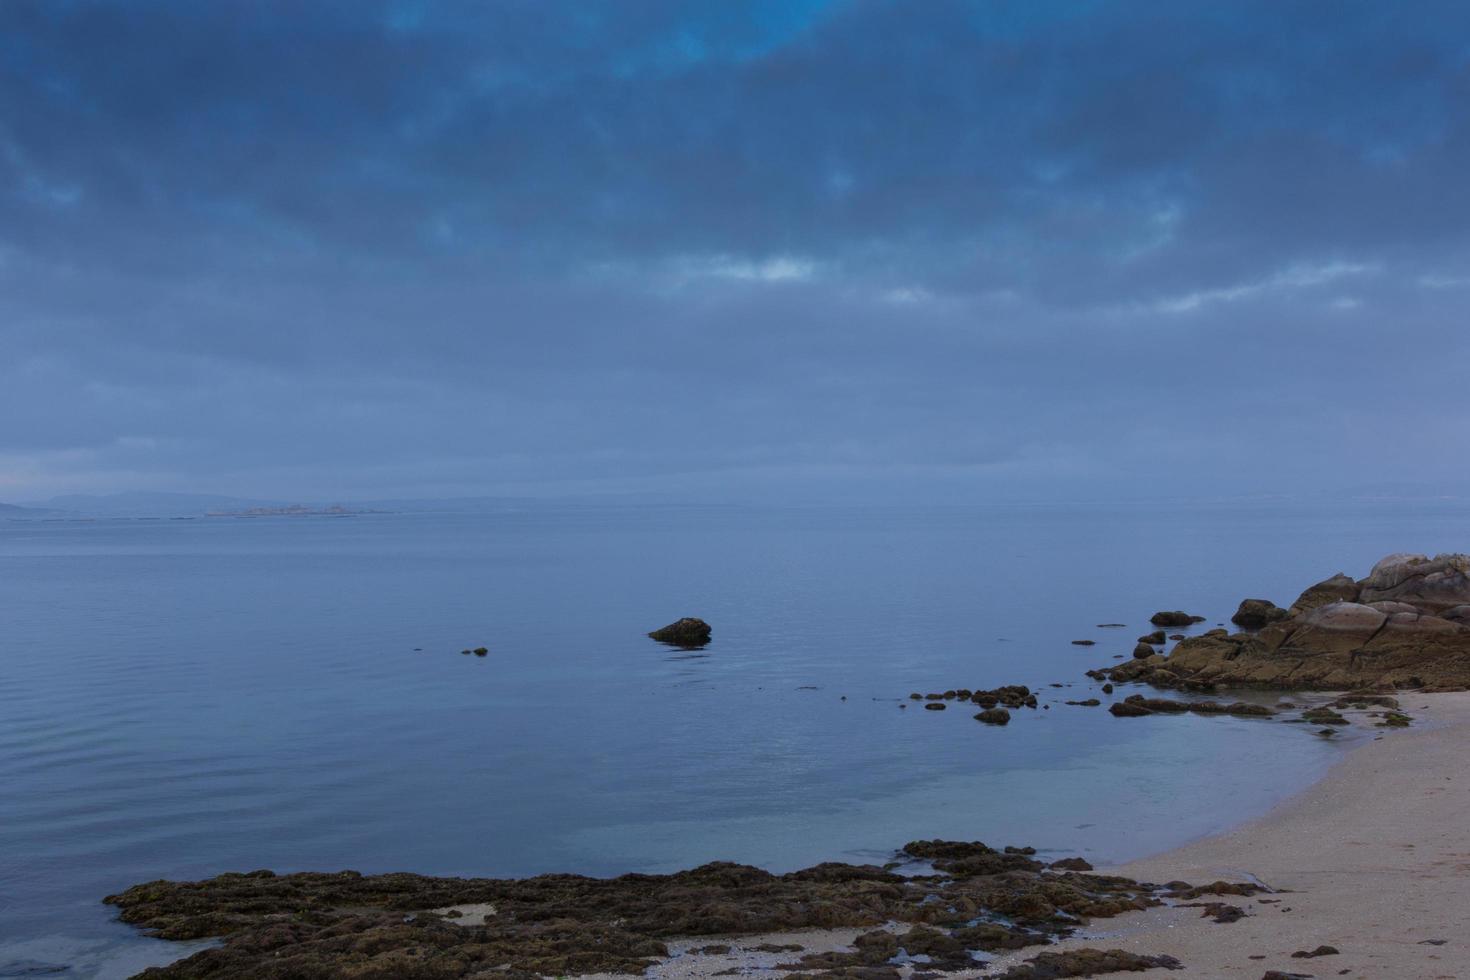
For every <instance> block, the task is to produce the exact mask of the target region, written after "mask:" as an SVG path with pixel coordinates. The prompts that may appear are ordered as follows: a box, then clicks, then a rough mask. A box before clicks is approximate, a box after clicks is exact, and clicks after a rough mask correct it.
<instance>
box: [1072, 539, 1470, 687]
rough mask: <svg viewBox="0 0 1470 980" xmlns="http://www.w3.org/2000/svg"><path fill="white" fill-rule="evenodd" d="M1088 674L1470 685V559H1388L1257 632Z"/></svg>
mask: <svg viewBox="0 0 1470 980" xmlns="http://www.w3.org/2000/svg"><path fill="white" fill-rule="evenodd" d="M1248 601H1249V600H1248ZM1263 601H1264V600H1263ZM1245 605H1246V604H1245V603H1242V609H1244V608H1245ZM1273 608H1274V607H1273ZM1237 615H1238V614H1237ZM1237 622H1238V620H1237ZM1089 673H1090V675H1091V676H1093V677H1095V678H1098V679H1100V680H1110V681H1114V682H1117V681H1142V682H1146V683H1149V684H1152V685H1154V686H1156V687H1165V688H1183V689H1187V690H1212V689H1215V688H1225V687H1266V688H1317V689H1328V690H1330V689H1343V690H1351V689H1355V688H1368V687H1426V686H1427V687H1437V688H1446V687H1448V688H1463V687H1466V686H1470V556H1466V555H1440V556H1438V557H1436V558H1427V557H1425V556H1424V555H1390V556H1389V557H1387V558H1385V559H1383V561H1380V562H1379V563H1378V564H1377V565H1375V566H1374V567H1373V570H1372V572H1370V573H1369V574H1368V576H1367V577H1366V578H1364V579H1363V580H1362V581H1354V580H1352V579H1350V578H1348V577H1347V576H1346V575H1342V574H1338V575H1334V576H1333V577H1332V578H1330V579H1326V580H1325V581H1322V582H1319V583H1317V584H1316V585H1313V586H1312V587H1310V588H1309V589H1307V590H1306V591H1305V592H1303V593H1302V595H1301V596H1300V598H1298V599H1297V601H1296V602H1295V603H1293V604H1292V606H1291V609H1290V610H1288V611H1287V615H1286V617H1285V618H1280V619H1278V620H1277V621H1276V622H1272V623H1268V624H1266V625H1264V626H1262V627H1261V628H1260V629H1259V632H1251V633H1245V632H1242V633H1229V632H1227V631H1225V630H1223V629H1215V630H1210V631H1209V632H1207V633H1205V634H1204V635H1202V636H1198V637H1193V638H1190V639H1185V640H1181V641H1180V642H1179V643H1178V644H1177V645H1176V646H1175V647H1174V649H1173V650H1172V651H1171V652H1170V653H1169V655H1168V656H1162V655H1156V656H1152V657H1144V658H1140V659H1136V660H1133V661H1130V662H1126V663H1121V664H1118V665H1116V666H1110V667H1106V668H1102V669H1099V670H1096V671H1091V672H1089Z"/></svg>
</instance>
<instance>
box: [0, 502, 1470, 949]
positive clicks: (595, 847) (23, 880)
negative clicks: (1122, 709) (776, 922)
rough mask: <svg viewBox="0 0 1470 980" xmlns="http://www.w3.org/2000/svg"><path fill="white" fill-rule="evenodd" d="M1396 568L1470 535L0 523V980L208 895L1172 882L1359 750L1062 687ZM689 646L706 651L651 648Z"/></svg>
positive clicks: (1200, 528) (122, 941)
mask: <svg viewBox="0 0 1470 980" xmlns="http://www.w3.org/2000/svg"><path fill="white" fill-rule="evenodd" d="M1401 550H1422V551H1431V552H1432V551H1445V550H1470V509H1467V508H1466V507H1465V506H1464V505H1458V504H1457V505H1451V504H1437V505H1412V506H1409V505H1403V504H1393V505H1389V504H1383V505H1367V504H1353V505H1348V504H1334V505H1312V506H1310V507H1308V506H1287V505H1273V504H1254V505H1232V506H1223V505H1221V506H1208V507H1204V506H1201V507H1184V506H1175V507H1168V506H1150V507H1137V506H1128V507H1125V506H1115V507H1095V508H1083V507H1067V508H1063V507H1014V508H991V509H979V508H977V509H958V508H957V509H939V510H901V509H877V508H874V509H857V508H849V509H815V508H814V509H740V508H710V509H698V508H691V509H673V508H632V507H628V508H606V509H598V508H586V507H581V508H564V509H551V508H547V509H537V510H532V511H527V512H523V513H504V514H465V515H452V514H391V515H369V516H360V517H353V518H336V519H326V518H262V519H251V520H240V519H227V518H214V519H202V518H201V519H197V520H190V521H141V520H98V521H96V522H91V523H81V522H75V523H50V522H48V523H39V522H14V521H12V522H0V975H3V974H5V973H6V965H7V964H10V969H11V971H12V972H13V971H14V970H15V969H16V966H15V964H17V963H29V964H31V965H36V964H57V965H60V964H66V965H69V966H70V969H69V970H68V971H67V972H65V973H62V974H59V975H60V976H72V977H120V976H127V975H128V974H130V973H131V972H133V971H135V970H137V969H140V968H142V966H144V965H147V964H149V963H157V962H165V961H167V960H168V959H170V958H171V957H172V956H175V955H178V953H179V952H180V951H181V950H180V949H179V947H177V946H175V945H173V944H164V943H157V942H153V941H149V940H144V939H141V938H139V937H137V936H136V935H134V934H133V933H132V932H131V930H129V929H127V928H126V927H124V926H121V925H119V924H117V923H115V922H113V921H112V910H111V909H109V908H106V907H104V906H102V905H100V904H99V902H98V900H99V899H100V898H101V897H102V896H103V895H106V894H108V893H110V892H112V891H116V890H119V889H121V888H124V887H126V886H128V885H131V884H135V883H137V882H140V881H145V880H149V879H153V878H196V877H202V876H207V875H211V874H215V873H217V872H220V871H225V870H248V869H252V868H259V867H270V868H274V869H277V870H282V871H288V870H299V869H319V870H336V869H341V868H357V869H360V870H362V871H368V872H372V871H388V870H414V871H422V872H428V873H435V874H465V875H497V876H507V875H527V874H535V873H539V872H546V871H579V872H585V873H589V874H616V873H620V872H624V871H630V870H640V871H663V870H672V869H676V868H679V867H684V866H688V865H691V864H695V863H698V862H702V861H706V860H711V859H716V858H721V859H731V860H739V861H746V862H751V863H755V864H760V865H764V866H767V867H771V868H773V869H786V868H792V867H797V866H801V865H804V864H807V863H810V862H815V861H819V860H827V859H839V860H841V859H847V860H864V859H881V858H884V857H886V856H887V853H888V852H889V851H890V850H892V849H893V848H895V847H897V846H899V845H901V844H903V843H904V842H905V841H907V840H910V839H913V838H915V837H921V836H923V837H933V836H942V837H958V838H965V839H983V840H986V841H989V842H992V843H997V844H1006V843H1016V844H1032V845H1035V846H1037V847H1040V848H1045V849H1058V850H1063V851H1066V852H1068V853H1074V852H1081V853H1084V854H1087V855H1089V856H1090V857H1092V858H1093V859H1094V860H1098V861H1102V860H1115V859H1125V858H1129V857H1132V856H1137V855H1140V854H1143V853H1147V852H1151V851H1157V850H1161V849H1165V848H1168V847H1171V846H1174V845H1176V844H1179V843H1181V842H1183V841H1185V840H1188V839H1190V838H1193V837H1197V836H1199V835H1202V834H1206V833H1209V832H1212V831H1215V830H1218V829H1221V828H1223V827H1225V826H1227V825H1229V824H1231V823H1233V822H1236V821H1238V820H1240V819H1243V818H1245V817H1248V816H1250V815H1253V814H1256V813H1259V812H1261V811H1263V810H1265V809H1266V808H1267V807H1269V806H1270V805H1271V804H1272V803H1273V802H1275V801H1276V800H1278V799H1280V798H1281V797H1282V796H1284V795H1285V794H1287V793H1289V792H1290V791H1291V790H1292V789H1293V788H1295V787H1297V786H1299V785H1300V784H1301V783H1303V782H1304V781H1306V780H1309V779H1310V778H1312V777H1313V776H1314V775H1316V774H1317V773H1319V772H1320V771H1321V770H1322V769H1323V768H1324V767H1325V766H1327V765H1328V764H1330V762H1331V761H1332V760H1333V759H1334V758H1336V757H1338V755H1339V754H1340V753H1341V752H1342V751H1345V749H1344V748H1343V747H1342V746H1340V745H1333V744H1328V743H1324V742H1322V741H1319V740H1317V739H1314V738H1312V737H1310V736H1309V734H1308V733H1307V732H1306V731H1304V730H1302V729H1301V728H1300V727H1298V726H1291V725H1283V724H1279V723H1271V722H1262V721H1252V720H1240V719H1230V718H1194V717H1184V718H1145V719H1116V718H1113V717H1112V716H1110V715H1108V714H1107V713H1106V711H1105V710H1103V709H1096V708H1094V709H1086V708H1076V707H1066V706H1063V705H1062V704H1061V703H1060V702H1061V701H1062V700H1064V699H1066V698H1069V697H1070V698H1079V697H1085V696H1087V693H1085V692H1090V691H1091V687H1090V685H1089V682H1088V681H1087V680H1086V678H1085V677H1083V676H1082V672H1083V671H1084V670H1085V669H1087V668H1088V667H1091V666H1095V665H1098V664H1102V663H1109V662H1111V660H1112V657H1113V655H1114V654H1119V653H1121V654H1127V653H1128V652H1129V651H1130V650H1131V649H1132V646H1133V642H1134V638H1135V637H1136V636H1138V635H1139V634H1140V633H1142V632H1146V631H1147V630H1146V628H1145V627H1146V621H1147V617H1148V616H1149V614H1150V613H1151V612H1152V611H1154V610H1155V609H1158V608H1170V609H1173V608H1183V609H1187V610H1190V611H1193V612H1198V613H1201V614H1204V615H1206V616H1208V617H1209V618H1210V622H1209V623H1206V624H1204V625H1203V627H1202V628H1207V627H1208V626H1210V625H1213V623H1214V622H1216V621H1223V620H1224V619H1225V618H1226V617H1228V616H1229V614H1230V613H1231V612H1232V611H1233V610H1234V607H1235V603H1236V602H1237V601H1238V600H1239V599H1240V598H1242V597H1244V596H1264V597H1269V598H1273V599H1275V600H1277V601H1279V602H1283V603H1285V602H1286V601H1288V600H1290V599H1291V598H1294V597H1295V595H1296V593H1297V592H1298V591H1300V589H1301V588H1302V587H1304V586H1305V585H1307V584H1309V583H1310V582H1313V581H1316V580H1318V579H1320V578H1323V577H1325V576H1326V575H1328V574H1330V573H1332V572H1335V571H1338V570H1346V571H1348V572H1350V573H1353V574H1358V575H1361V574H1363V573H1364V572H1365V571H1366V570H1367V568H1368V567H1369V566H1370V565H1371V564H1372V563H1373V561H1375V560H1376V559H1377V558H1378V557H1380V556H1382V555H1383V554H1386V553H1388V552H1391V551H1401ZM682 615H698V616H702V617H704V618H705V619H707V620H709V621H710V622H711V623H712V624H713V625H714V628H715V639H714V642H713V643H712V644H711V645H710V646H709V647H707V648H705V649H704V650H702V651H697V652H686V651H679V650H674V649H670V648H667V647H664V646H661V645H659V644H656V643H654V642H653V641H651V640H648V639H647V638H646V637H645V636H644V635H643V634H644V633H645V632H646V631H648V630H649V629H652V628H655V627H657V626H661V625H663V624H664V623H666V622H668V621H670V620H672V619H675V618H677V617H679V616H682ZM1105 622H1121V623H1126V624H1128V628H1127V629H1122V630H1102V629H1097V628H1095V624H1098V623H1105ZM1078 638H1093V639H1096V640H1098V641H1099V642H1098V645H1097V646H1095V647H1091V648H1085V647H1076V646H1072V645H1070V643H1069V642H1068V641H1070V640H1072V639H1078ZM482 644H483V645H485V646H488V647H489V648H490V649H491V653H490V655H489V656H488V657H486V658H483V659H481V658H476V657H473V656H471V657H465V656H462V655H461V654H460V652H459V651H460V650H461V649H463V648H465V647H473V646H479V645H482ZM1051 682H1062V683H1069V684H1072V685H1073V686H1072V687H1067V688H1059V689H1053V688H1050V687H1048V686H1047V685H1048V684H1049V683H1051ZM1010 683H1023V684H1029V685H1031V686H1032V687H1034V688H1036V687H1039V688H1041V689H1042V690H1043V692H1044V698H1045V699H1046V700H1048V701H1051V702H1053V706H1052V708H1051V709H1050V710H1046V711H1036V712H1029V711H1020V712H1016V713H1015V715H1016V717H1015V719H1014V720H1013V722H1012V723H1011V725H1010V726H1009V727H1008V728H1005V729H995V728H989V727H985V726H981V725H979V724H977V723H976V722H974V721H972V720H971V717H970V715H971V714H972V712H968V711H963V710H960V711H956V710H950V711H946V712H926V711H919V710H900V709H899V707H898V705H899V704H900V703H901V700H902V699H903V698H904V696H905V695H907V694H908V693H909V692H910V691H928V690H935V689H938V690H942V689H944V688H946V687H955V686H968V687H991V686H996V685H1001V684H1010ZM844 696H845V698H846V700H842V698H843V697H844Z"/></svg>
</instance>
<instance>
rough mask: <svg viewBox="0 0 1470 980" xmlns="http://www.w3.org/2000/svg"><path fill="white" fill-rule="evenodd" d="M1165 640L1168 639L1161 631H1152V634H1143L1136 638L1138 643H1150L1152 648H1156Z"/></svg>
mask: <svg viewBox="0 0 1470 980" xmlns="http://www.w3.org/2000/svg"><path fill="white" fill-rule="evenodd" d="M1166 639H1168V637H1166V636H1165V635H1164V631H1163V630H1154V631H1153V632H1152V633H1145V634H1144V635H1143V636H1140V637H1139V638H1138V642H1139V643H1152V644H1153V645H1154V646H1158V645H1160V644H1162V643H1163V642H1164V641H1165V640H1166Z"/></svg>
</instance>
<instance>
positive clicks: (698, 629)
mask: <svg viewBox="0 0 1470 980" xmlns="http://www.w3.org/2000/svg"><path fill="white" fill-rule="evenodd" d="M710 633H711V629H710V625H709V623H706V622H705V621H704V620H702V619H695V618H694V617H692V616H685V617H684V618H683V619H680V620H677V621H675V622H672V623H670V624H669V625H667V626H664V627H662V628H660V629H656V630H654V631H653V632H652V633H649V634H648V635H649V636H650V637H652V638H653V639H655V640H657V641H659V642H660V643H669V644H672V645H674V646H678V647H702V646H704V645H705V644H706V643H708V642H709V641H710Z"/></svg>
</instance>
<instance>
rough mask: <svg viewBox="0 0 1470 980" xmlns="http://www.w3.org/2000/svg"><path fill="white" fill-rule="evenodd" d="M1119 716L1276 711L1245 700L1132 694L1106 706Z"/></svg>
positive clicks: (1261, 714)
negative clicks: (1232, 700) (1195, 698)
mask: <svg viewBox="0 0 1470 980" xmlns="http://www.w3.org/2000/svg"><path fill="white" fill-rule="evenodd" d="M1108 710H1109V711H1111V712H1112V713H1113V714H1115V715H1117V716H1118V717H1120V718H1138V717H1142V716H1143V715H1151V714H1182V713H1184V712H1186V711H1192V712H1194V713H1195V714H1201V715H1238V716H1241V717H1266V716H1269V715H1274V714H1275V713H1276V712H1274V711H1272V710H1271V709H1270V708H1268V707H1266V706H1265V705H1263V704H1250V703H1248V702H1245V701H1235V702H1232V703H1228V704H1227V703H1226V702H1224V701H1174V700H1171V699H1169V698H1146V697H1144V696H1143V695H1142V694H1132V695H1129V696H1128V697H1127V698H1124V699H1123V700H1122V701H1119V702H1116V703H1114V704H1113V705H1112V706H1110V707H1109V708H1108Z"/></svg>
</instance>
